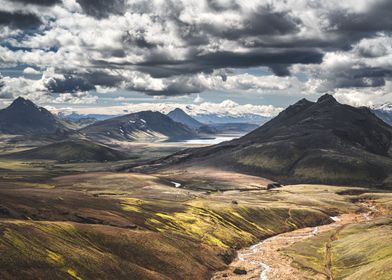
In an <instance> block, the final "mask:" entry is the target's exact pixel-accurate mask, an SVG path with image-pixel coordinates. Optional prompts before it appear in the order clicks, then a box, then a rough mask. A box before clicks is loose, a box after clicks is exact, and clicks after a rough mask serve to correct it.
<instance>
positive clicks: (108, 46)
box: [0, 0, 392, 115]
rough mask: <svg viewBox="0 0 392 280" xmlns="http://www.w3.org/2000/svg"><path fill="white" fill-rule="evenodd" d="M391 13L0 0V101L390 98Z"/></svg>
mask: <svg viewBox="0 0 392 280" xmlns="http://www.w3.org/2000/svg"><path fill="white" fill-rule="evenodd" d="M391 11H392V1H391V0H344V1H342V0H328V1H325V0H285V1H283V0H281V1H273V0H265V1H261V0H260V1H257V0H112V1H108V0H0V73H1V74H0V106H1V107H3V106H6V105H7V104H9V102H10V101H11V100H12V99H13V98H15V97H17V96H24V97H27V98H29V99H31V100H33V101H35V102H37V103H38V104H40V105H43V106H47V107H50V108H57V109H59V108H67V109H68V110H78V111H83V110H85V111H94V110H96V111H99V112H106V113H111V112H112V111H113V110H117V111H118V110H121V108H129V107H131V106H132V104H138V105H137V106H138V108H139V107H140V108H146V109H148V108H163V107H165V106H167V105H168V104H169V105H170V104H171V105H170V106H173V104H182V105H185V104H193V105H192V106H195V107H197V108H210V109H211V110H213V108H215V109H216V110H222V108H223V107H225V106H226V107H227V108H229V109H227V110H229V111H230V110H231V111H244V112H257V114H264V115H274V114H276V112H278V111H279V110H280V108H282V107H285V106H287V105H289V104H290V103H293V102H295V101H296V100H297V99H299V98H303V97H306V98H308V99H311V100H314V99H316V98H318V97H319V96H320V95H321V94H324V93H331V94H334V96H335V97H336V98H337V99H338V100H340V101H341V102H345V103H349V104H352V105H356V106H362V105H368V106H371V105H378V104H383V103H386V102H388V101H389V102H392V17H391V14H390V13H391ZM134 106H136V105H134ZM165 108H166V107H165ZM219 108H220V109H219Z"/></svg>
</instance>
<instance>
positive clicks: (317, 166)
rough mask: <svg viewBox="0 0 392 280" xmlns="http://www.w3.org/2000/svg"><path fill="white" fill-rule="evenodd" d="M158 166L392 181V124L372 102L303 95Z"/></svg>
mask: <svg viewBox="0 0 392 280" xmlns="http://www.w3.org/2000/svg"><path fill="white" fill-rule="evenodd" d="M155 166H156V167H157V168H160V169H165V168H168V167H169V168H174V167H178V168H186V167H190V166H203V167H206V166H211V167H217V168H221V169H229V170H237V171H240V172H243V173H248V174H253V175H258V176H263V177H267V178H270V179H274V180H279V181H281V182H283V183H326V184H346V185H357V184H358V185H378V184H384V185H386V184H391V183H392V176H391V174H392V127H390V126H389V125H387V124H386V123H384V122H383V121H382V120H380V119H379V118H378V117H376V116H375V115H374V114H373V113H372V112H371V111H370V110H369V109H368V108H354V107H351V106H348V105H342V104H340V103H338V102H337V101H336V100H335V99H334V98H333V97H332V96H331V95H324V96H322V97H320V99H319V100H318V101H317V102H311V101H308V100H306V99H303V100H300V101H299V102H297V103H296V104H294V105H292V106H289V107H288V108H287V109H286V110H284V111H283V112H281V113H280V114H279V115H278V116H277V117H275V118H274V119H272V120H271V121H269V122H267V123H266V124H264V125H263V126H261V127H260V128H258V129H256V130H254V131H253V132H251V133H249V134H247V135H245V136H243V137H241V138H239V139H236V140H233V141H230V142H224V143H221V144H218V145H214V146H210V147H206V148H199V149H188V150H185V151H182V152H179V153H176V154H175V155H173V156H169V157H167V158H164V159H161V160H159V161H156V162H155Z"/></svg>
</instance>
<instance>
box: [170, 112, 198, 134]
mask: <svg viewBox="0 0 392 280" xmlns="http://www.w3.org/2000/svg"><path fill="white" fill-rule="evenodd" d="M167 115H168V116H169V117H170V118H171V119H172V120H173V121H175V122H179V123H182V124H184V125H186V126H188V127H190V128H192V129H198V128H200V127H201V126H203V124H202V123H201V122H199V121H197V120H195V119H194V118H192V117H191V116H189V115H188V114H187V113H185V112H184V111H183V110H181V109H180V108H176V109H174V110H173V111H171V112H169V113H168V114H167Z"/></svg>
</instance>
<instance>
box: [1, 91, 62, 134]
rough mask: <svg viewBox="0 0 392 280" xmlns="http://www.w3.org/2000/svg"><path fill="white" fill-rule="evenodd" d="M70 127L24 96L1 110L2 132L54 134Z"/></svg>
mask: <svg viewBox="0 0 392 280" xmlns="http://www.w3.org/2000/svg"><path fill="white" fill-rule="evenodd" d="M67 130H68V129H67V128H66V127H65V126H64V125H63V124H62V123H60V122H59V121H58V120H57V119H56V118H55V117H54V116H53V115H52V114H51V113H50V112H49V111H48V110H46V109H45V108H42V107H38V106H37V105H35V104H34V103H33V102H32V101H30V100H28V99H25V98H23V97H18V98H16V99H15V100H14V101H13V102H12V104H11V105H10V106H8V107H7V108H5V109H2V110H0V132H1V133H7V134H16V135H28V134H52V133H57V132H64V131H67Z"/></svg>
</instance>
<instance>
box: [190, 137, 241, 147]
mask: <svg viewBox="0 0 392 280" xmlns="http://www.w3.org/2000/svg"><path fill="white" fill-rule="evenodd" d="M238 137H240V136H218V137H215V138H212V139H190V140H186V141H184V143H186V144H192V145H215V144H219V143H222V142H225V141H230V140H233V139H235V138H238Z"/></svg>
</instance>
